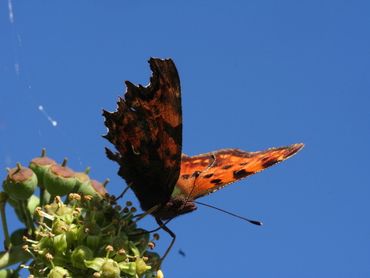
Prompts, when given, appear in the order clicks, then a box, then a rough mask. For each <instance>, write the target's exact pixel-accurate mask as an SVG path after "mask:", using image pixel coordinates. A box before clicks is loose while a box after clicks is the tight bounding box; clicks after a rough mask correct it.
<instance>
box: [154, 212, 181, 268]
mask: <svg viewBox="0 0 370 278" xmlns="http://www.w3.org/2000/svg"><path fill="white" fill-rule="evenodd" d="M155 220H156V221H157V223H158V225H159V226H160V227H161V228H162V229H163V230H164V231H166V232H167V233H168V234H169V235H170V236H171V237H172V241H171V243H170V245H169V246H168V248H167V250H166V252H165V253H164V255H163V256H162V258H161V261H163V260H164V259H165V258H166V256H167V255H168V253H169V252H170V251H171V248H172V246H173V244H174V243H175V240H176V235H175V233H174V232H172V231H171V230H170V229H169V228H168V227H167V226H166V224H165V223H163V222H162V220H161V219H159V218H156V219H155Z"/></svg>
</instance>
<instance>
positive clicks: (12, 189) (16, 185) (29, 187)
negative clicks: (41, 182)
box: [3, 164, 37, 200]
mask: <svg viewBox="0 0 370 278" xmlns="http://www.w3.org/2000/svg"><path fill="white" fill-rule="evenodd" d="M36 186H37V177H36V174H35V173H34V172H33V171H32V170H31V169H30V168H27V167H22V166H21V165H20V164H18V165H17V167H15V168H13V169H10V170H9V171H8V175H7V177H6V179H5V181H4V182H3V188H4V191H5V192H6V193H8V194H9V196H10V198H12V199H14V200H27V199H28V198H29V197H31V195H32V194H33V192H34V191H35V188H36Z"/></svg>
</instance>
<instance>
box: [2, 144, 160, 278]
mask: <svg viewBox="0 0 370 278" xmlns="http://www.w3.org/2000/svg"><path fill="white" fill-rule="evenodd" d="M87 174H88V171H85V172H84V173H75V172H74V171H72V170H71V169H69V168H67V167H66V161H64V162H63V163H62V164H61V165H58V164H57V163H56V162H55V161H54V160H52V159H50V158H47V157H46V156H45V152H44V151H43V153H42V156H41V157H38V158H35V159H33V160H32V161H31V163H30V166H29V168H27V167H23V166H21V165H20V164H18V165H17V167H15V168H14V169H8V175H7V177H6V179H5V180H4V182H3V188H4V192H0V212H1V218H2V224H3V231H4V236H5V247H6V250H5V251H4V252H0V269H2V268H5V267H8V266H10V265H12V264H15V263H19V264H20V266H21V267H22V268H26V269H28V270H29V272H30V276H29V277H52V278H55V277H58V278H59V277H107V278H110V277H128V278H131V277H135V278H136V277H143V278H149V277H156V278H161V277H163V274H162V272H161V270H160V269H159V268H160V264H161V259H160V257H159V255H158V254H157V253H154V252H151V251H149V250H150V249H153V248H154V247H155V243H154V241H155V240H156V239H158V238H157V235H156V234H155V235H154V237H153V239H150V234H149V233H148V232H147V231H145V230H143V229H140V228H138V227H137V224H136V221H137V220H138V219H140V217H138V215H137V214H136V208H135V207H133V206H132V204H131V202H127V203H126V206H125V207H123V208H122V207H121V206H119V205H117V204H116V201H115V199H114V197H113V196H109V195H108V194H107V192H106V190H105V184H104V183H99V182H96V181H93V180H91V179H90V178H89V176H88V175H87ZM37 186H38V187H39V188H40V194H39V196H36V195H35V189H36V188H37ZM64 195H67V198H66V199H65V200H64V201H63V200H62V198H61V197H60V196H64ZM6 203H9V204H10V205H11V206H12V207H13V208H14V210H15V213H16V215H17V216H18V218H19V220H20V221H21V222H22V223H24V224H25V228H24V229H20V230H17V231H15V232H13V233H12V235H10V236H9V233H8V227H7V225H6V214H5V204H6ZM25 262H28V263H27V264H25ZM22 263H23V264H22ZM19 269H20V267H19V268H18V269H16V270H12V271H10V270H4V269H3V270H0V277H18V276H17V273H18V271H19Z"/></svg>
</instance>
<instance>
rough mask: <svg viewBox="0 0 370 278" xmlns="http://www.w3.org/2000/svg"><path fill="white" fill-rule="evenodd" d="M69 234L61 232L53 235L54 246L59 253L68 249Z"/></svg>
mask: <svg viewBox="0 0 370 278" xmlns="http://www.w3.org/2000/svg"><path fill="white" fill-rule="evenodd" d="M67 246H68V244H67V236H66V234H65V233H64V234H60V235H57V236H55V237H53V247H54V250H56V251H57V252H59V253H64V252H65V251H66V250H67Z"/></svg>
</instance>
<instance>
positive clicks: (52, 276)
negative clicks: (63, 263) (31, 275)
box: [48, 266, 72, 278]
mask: <svg viewBox="0 0 370 278" xmlns="http://www.w3.org/2000/svg"><path fill="white" fill-rule="evenodd" d="M67 277H72V276H71V274H70V273H69V272H68V270H67V269H65V268H63V267H60V266H56V267H53V269H52V270H50V272H49V274H48V278H67Z"/></svg>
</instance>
